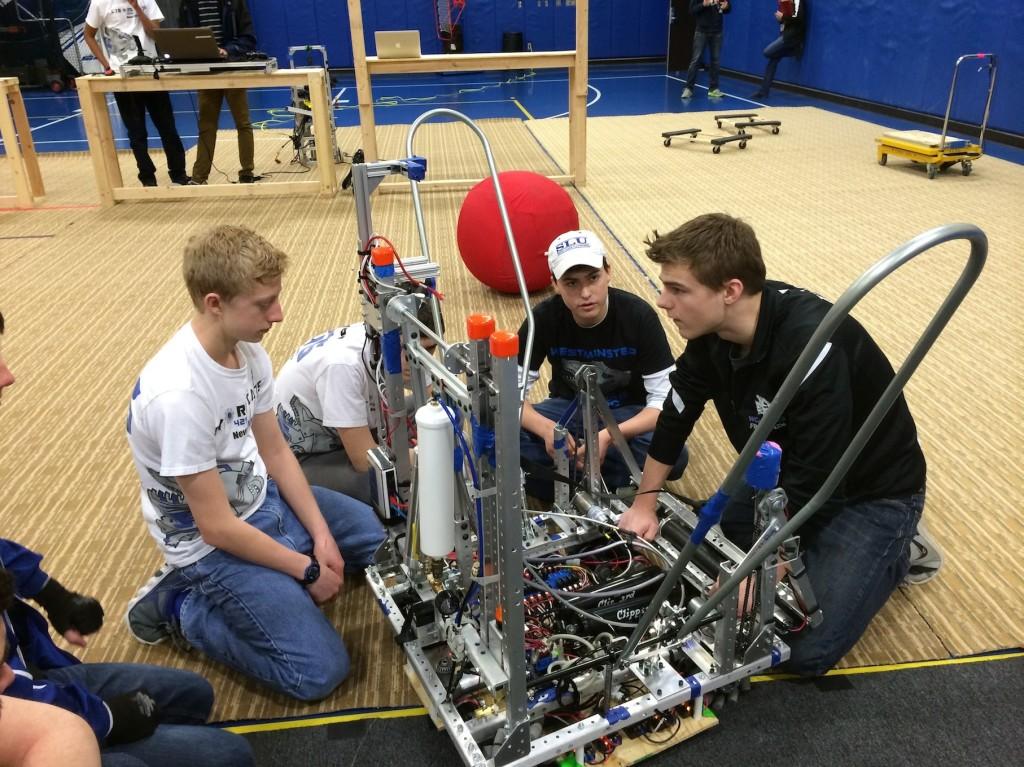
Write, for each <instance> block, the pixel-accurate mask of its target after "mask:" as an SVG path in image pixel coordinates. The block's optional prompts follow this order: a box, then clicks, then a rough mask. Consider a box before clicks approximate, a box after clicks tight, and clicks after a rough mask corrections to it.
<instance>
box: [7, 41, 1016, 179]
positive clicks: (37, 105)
mask: <svg viewBox="0 0 1024 767" xmlns="http://www.w3.org/2000/svg"><path fill="white" fill-rule="evenodd" d="M684 76H685V73H683V72H675V73H668V74H667V73H666V72H665V65H664V63H663V62H659V61H651V62H639V63H602V64H591V66H590V77H589V89H590V98H589V104H588V109H587V114H588V116H591V117H601V116H608V115H631V114H652V113H659V112H678V113H680V114H684V113H686V112H707V111H720V112H735V111H741V110H747V111H757V110H763V109H765V108H768V107H772V106H782V107H794V106H815V107H819V108H821V109H826V110H829V111H833V112H837V113H839V114H844V115H848V116H851V117H856V118H859V119H863V120H867V121H869V122H875V123H879V124H883V125H886V126H887V127H891V128H896V129H913V128H920V129H924V130H930V131H934V130H935V128H934V127H930V126H927V125H922V124H917V123H913V122H909V121H906V120H901V119H897V118H893V117H888V116H885V115H879V114H875V113H872V112H868V111H865V110H861V109H854V108H850V107H845V106H840V105H837V104H835V103H832V102H827V101H823V100H818V99H814V98H809V97H805V96H801V95H797V94H793V93H788V92H786V91H784V90H782V89H779V88H776V89H775V90H774V91H773V92H772V94H771V95H770V96H769V97H768V98H766V99H763V100H760V101H759V100H754V99H751V98H749V96H750V94H751V93H753V92H754V90H755V89H756V87H757V86H756V85H755V84H753V83H750V82H748V81H746V80H738V79H734V78H729V77H723V78H722V81H721V84H720V87H721V90H722V91H723V92H724V93H725V97H724V98H721V99H708V97H707V87H706V86H707V74H706V73H705V72H700V73H699V74H698V78H697V87H696V89H695V90H696V92H695V95H694V97H693V98H692V99H689V100H688V101H687V102H684V101H682V100H681V98H680V94H681V93H682V90H683V78H684ZM333 80H334V83H333V87H332V93H333V96H334V98H335V120H336V122H337V124H338V126H350V125H356V124H358V121H359V116H358V110H357V106H356V89H355V79H354V76H353V74H352V72H349V71H346V72H343V73H340V74H337V75H335V76H334V78H333ZM373 90H374V98H375V116H376V120H377V122H378V123H380V124H387V123H397V124H410V123H412V122H413V120H415V119H416V117H418V116H419V115H420V114H422V113H423V112H424V111H426V110H427V109H433V108H436V107H448V108H451V109H457V110H459V111H461V112H464V113H465V114H467V115H468V116H469V117H472V118H487V117H492V118H493V117H506V118H516V117H518V118H521V119H524V120H525V119H545V118H550V117H561V116H565V115H566V114H567V112H566V110H567V108H568V106H567V103H568V102H567V91H568V82H567V78H566V74H565V72H563V71H561V70H557V69H556V70H535V71H523V72H470V73H458V74H452V75H447V74H445V75H440V74H431V75H389V76H378V77H375V78H374V80H373ZM23 95H24V98H25V104H26V108H27V111H28V116H29V124H30V125H31V127H32V135H33V138H34V139H35V145H36V150H37V151H39V152H81V151H86V150H87V148H88V147H87V145H86V142H85V131H84V128H83V125H82V118H81V110H80V108H79V103H78V96H77V95H76V94H75V93H74V92H65V93H60V94H51V93H49V92H46V91H42V90H26V91H24V94H23ZM171 99H172V103H173V105H174V112H175V117H176V119H177V124H178V132H179V133H180V134H181V137H182V140H183V141H184V142H185V146H186V148H189V147H191V146H193V145H194V144H195V142H196V118H197V112H198V108H197V104H196V99H195V94H194V93H190V92H177V93H173V94H171ZM290 101H291V94H290V93H289V91H288V89H286V88H281V89H276V88H266V89H254V90H251V91H250V92H249V104H250V110H251V115H252V120H253V122H254V124H255V125H256V126H257V127H265V128H274V129H288V128H290V127H291V125H292V115H291V114H290V113H289V112H288V111H287V107H288V105H289V104H290ZM110 102H111V107H112V108H111V117H112V119H113V122H114V131H115V135H116V141H117V145H118V148H119V149H127V148H128V139H127V137H126V134H125V132H124V126H123V125H122V124H121V122H120V119H119V118H118V116H117V109H116V108H115V107H113V99H112V98H110ZM954 117H956V113H955V111H954ZM220 127H221V128H223V129H230V128H231V127H233V124H232V122H231V115H230V113H229V112H228V111H227V108H226V105H225V109H224V111H223V112H222V114H221V123H220ZM679 127H680V128H690V127H699V126H698V125H690V124H688V123H687V122H686V121H685V120H684V119H681V120H680V125H679ZM972 135H974V136H975V137H976V134H972ZM965 137H970V136H965ZM159 142H160V139H159V137H158V136H157V135H156V131H155V130H151V138H150V143H151V146H154V147H158V146H159ZM985 152H986V154H989V155H992V156H995V157H1000V158H1002V159H1005V160H1010V161H1011V162H1015V163H1018V164H1024V149H1019V148H1015V147H1011V146H1007V145H1003V144H998V143H996V142H994V141H991V140H986V144H985ZM257 172H260V169H259V168H257Z"/></svg>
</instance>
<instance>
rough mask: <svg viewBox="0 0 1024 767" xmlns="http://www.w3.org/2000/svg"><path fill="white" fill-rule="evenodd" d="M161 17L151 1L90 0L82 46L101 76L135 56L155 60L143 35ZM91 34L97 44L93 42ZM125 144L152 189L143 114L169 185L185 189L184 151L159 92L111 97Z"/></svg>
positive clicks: (171, 111) (152, 172) (152, 170)
mask: <svg viewBox="0 0 1024 767" xmlns="http://www.w3.org/2000/svg"><path fill="white" fill-rule="evenodd" d="M163 19H164V15H163V13H161V11H160V7H159V6H158V5H157V4H156V0H91V2H90V3H89V11H88V13H87V14H86V17H85V32H84V35H85V44H86V45H88V46H89V50H90V51H92V53H93V55H94V56H95V57H96V61H98V62H99V64H100V66H101V67H103V73H104V74H106V75H112V74H114V71H115V70H116V69H118V68H119V67H121V66H123V65H124V64H126V63H127V62H128V61H129V60H130V59H132V58H134V57H135V56H147V57H149V58H156V45H155V44H154V43H153V38H152V37H150V35H149V33H150V32H151V31H152V30H154V29H156V28H157V27H159V26H160V22H161V21H163ZM97 33H99V37H100V38H101V39H102V40H103V44H102V45H100V41H99V40H98V39H97ZM114 101H116V102H117V110H118V111H119V112H120V113H121V120H122V121H123V122H124V127H125V130H126V131H127V132H128V143H129V145H130V146H131V148H132V153H133V154H134V155H135V163H136V164H137V165H138V166H139V181H141V182H142V185H143V186H156V166H155V165H154V164H153V160H152V159H151V158H150V156H149V134H148V133H147V131H146V112H149V118H150V119H151V120H152V121H153V125H155V126H156V130H157V132H158V133H159V134H160V140H161V141H162V142H163V146H164V154H165V155H166V156H167V173H168V175H169V176H170V177H171V185H172V186H185V185H187V184H188V183H189V182H190V180H191V179H189V177H188V174H187V173H185V147H184V146H183V145H182V143H181V137H180V136H179V135H178V129H177V127H176V126H175V124H174V109H173V108H172V107H171V97H170V94H168V93H167V92H165V91H142V92H139V93H115V94H114Z"/></svg>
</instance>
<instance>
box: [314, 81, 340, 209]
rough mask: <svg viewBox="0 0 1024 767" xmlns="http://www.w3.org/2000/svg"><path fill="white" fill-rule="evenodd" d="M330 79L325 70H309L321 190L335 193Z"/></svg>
mask: <svg viewBox="0 0 1024 767" xmlns="http://www.w3.org/2000/svg"><path fill="white" fill-rule="evenodd" d="M329 88H330V85H329V80H328V78H327V77H325V73H324V70H322V69H312V70H310V72H309V103H310V106H311V107H312V112H313V135H314V136H315V138H316V163H317V167H318V168H319V169H320V191H321V192H323V193H324V194H335V193H336V192H337V191H338V176H337V174H336V173H335V172H334V147H335V141H336V139H335V136H334V130H333V128H332V125H333V123H332V121H331V112H330V110H331V109H332V107H331V99H330V91H329Z"/></svg>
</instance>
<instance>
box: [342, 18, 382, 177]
mask: <svg viewBox="0 0 1024 767" xmlns="http://www.w3.org/2000/svg"><path fill="white" fill-rule="evenodd" d="M348 25H349V29H350V30H351V33H352V65H353V66H354V67H355V72H356V98H357V99H358V101H359V130H360V132H361V133H362V135H363V155H364V156H365V157H366V161H367V162H376V161H377V160H378V159H380V158H379V157H378V156H377V125H376V123H375V122H374V118H373V86H372V85H371V83H370V71H369V69H367V67H366V41H365V40H364V39H363V2H362V0H348Z"/></svg>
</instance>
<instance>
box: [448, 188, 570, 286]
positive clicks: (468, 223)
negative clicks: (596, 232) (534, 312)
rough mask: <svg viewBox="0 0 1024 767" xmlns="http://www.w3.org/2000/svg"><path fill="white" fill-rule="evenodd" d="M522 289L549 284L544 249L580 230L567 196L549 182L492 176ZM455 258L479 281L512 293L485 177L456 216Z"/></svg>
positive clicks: (507, 260) (513, 282)
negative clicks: (502, 200) (517, 262)
mask: <svg viewBox="0 0 1024 767" xmlns="http://www.w3.org/2000/svg"><path fill="white" fill-rule="evenodd" d="M498 178H499V180H500V182H501V193H502V195H503V196H504V198H505V207H506V209H507V210H508V218H509V222H510V223H511V224H512V233H513V235H514V236H515V240H516V249H517V250H518V251H519V259H520V263H521V264H522V268H523V276H524V277H525V278H526V289H527V290H529V291H531V292H532V291H534V290H540V289H542V288H544V287H547V286H548V285H550V284H551V272H550V271H549V270H548V258H547V250H548V246H549V245H551V242H552V240H554V239H555V238H556V237H557V236H558V235H560V234H562V233H563V232H569V231H572V230H573V229H579V228H580V219H579V214H577V212H576V206H575V205H573V202H572V198H571V197H569V193H568V192H566V191H565V190H564V189H563V188H562V187H560V186H559V185H558V184H556V183H555V182H554V181H552V180H551V179H549V178H547V177H545V176H541V175H538V174H537V173H530V172H529V171H524V170H512V171H505V172H503V173H499V174H498ZM458 240H459V253H460V254H461V255H462V260H463V262H464V263H465V264H466V266H467V267H468V268H469V271H470V272H472V273H473V276H474V277H476V278H477V279H478V280H480V282H482V283H484V284H485V285H487V286H489V287H491V288H494V289H495V290H497V291H500V292H502V293H518V292H519V284H518V283H517V282H516V272H515V268H514V267H513V266H512V255H511V254H510V253H509V247H508V243H507V242H506V240H505V229H504V227H503V226H502V224H501V214H500V213H499V212H498V200H497V196H496V195H495V193H494V180H493V179H491V178H486V179H484V180H483V181H481V182H480V183H479V184H477V185H476V186H474V187H473V188H472V189H470V190H469V194H467V195H466V199H465V200H464V201H463V203H462V209H461V210H460V211H459V225H458Z"/></svg>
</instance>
